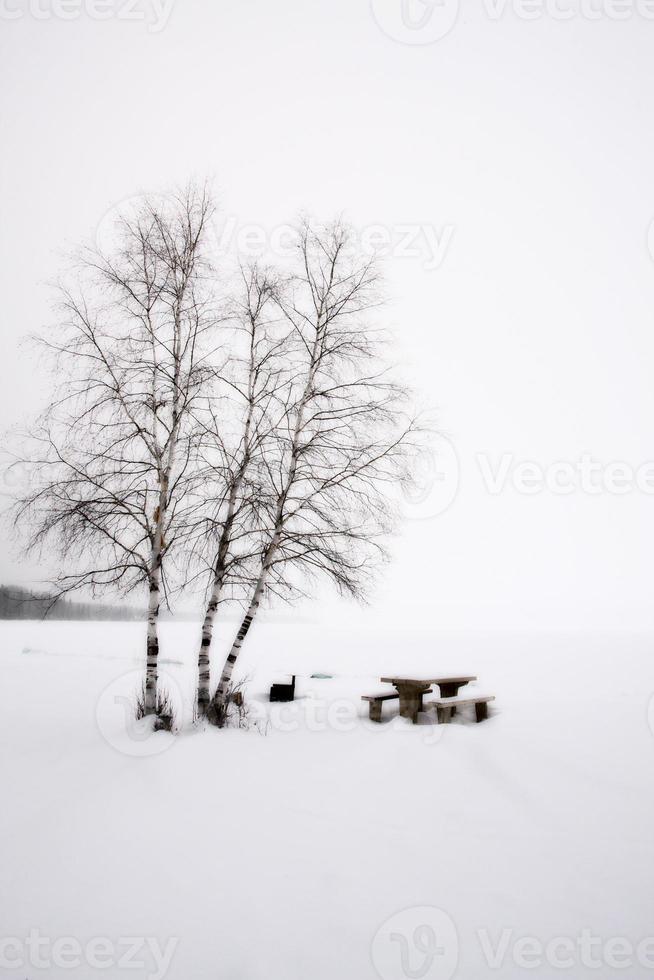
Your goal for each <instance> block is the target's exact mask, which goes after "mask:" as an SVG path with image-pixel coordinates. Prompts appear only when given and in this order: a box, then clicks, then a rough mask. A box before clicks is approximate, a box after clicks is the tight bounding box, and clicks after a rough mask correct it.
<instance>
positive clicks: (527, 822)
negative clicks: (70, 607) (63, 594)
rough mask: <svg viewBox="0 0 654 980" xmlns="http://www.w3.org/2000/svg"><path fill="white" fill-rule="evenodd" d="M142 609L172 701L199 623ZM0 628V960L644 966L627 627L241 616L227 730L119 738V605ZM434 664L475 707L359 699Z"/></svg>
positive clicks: (190, 977) (635, 660)
mask: <svg viewBox="0 0 654 980" xmlns="http://www.w3.org/2000/svg"><path fill="white" fill-rule="evenodd" d="M163 630H164V639H163V653H162V659H163V661H164V662H165V666H164V668H163V669H164V672H165V674H166V676H167V678H168V684H169V686H170V688H171V690H172V691H173V693H174V695H175V697H176V698H177V699H178V700H179V701H181V700H184V701H185V708H184V711H185V714H186V719H185V720H186V721H188V717H189V714H190V708H191V703H192V688H193V670H192V667H191V663H192V658H193V655H194V646H195V638H196V635H197V626H194V625H193V624H167V625H165V626H164V627H163ZM232 631H233V630H232V626H231V625H230V627H229V629H228V630H226V631H225V634H226V635H225V637H224V639H225V642H226V641H227V639H229V638H231V633H232ZM227 634H229V635H227ZM0 645H1V653H0V672H1V674H0V677H1V681H0V766H1V768H0V776H1V786H2V806H1V809H0V842H1V843H0V846H1V849H2V856H1V857H2V860H1V873H0V889H1V895H0V897H1V900H2V916H1V922H2V926H1V934H0V940H2V945H0V963H2V964H3V965H2V966H0V977H2V978H4V977H13V978H18V980H24V978H29V980H35V978H36V977H40V976H47V977H48V978H53V980H58V978H64V977H71V978H75V977H79V978H83V980H92V978H93V977H96V976H97V977H105V978H116V977H134V978H139V977H144V978H145V977H158V978H161V977H162V976H164V975H165V976H166V977H167V978H169V980H368V978H373V977H376V976H380V977H381V978H382V980H402V978H408V977H426V978H428V980H429V978H433V980H449V978H451V977H455V978H461V980H479V978H482V977H501V978H502V980H512V978H522V977H525V978H526V977H529V976H532V977H558V976H561V975H567V976H571V977H574V978H575V980H579V978H581V977H585V976H589V977H590V976H593V977H599V978H608V977H613V976H617V975H624V976H629V977H630V978H631V977H634V978H640V977H646V976H654V941H650V942H649V943H648V942H647V940H648V939H649V937H652V936H654V890H653V889H652V883H651V882H652V867H653V862H654V734H653V732H652V727H654V712H650V711H649V705H650V697H651V695H652V693H653V692H654V640H653V639H652V638H651V637H644V636H630V635H627V634H624V635H613V636H603V637H595V636H589V635H581V634H579V635H572V634H558V635H557V634H552V635H547V636H545V635H531V636H528V635H522V636H511V635H504V634H493V635H485V636H481V635H475V634H470V635H465V636H464V635H461V634H459V635H458V636H452V635H446V634H429V635H428V634H425V633H419V632H412V631H411V630H410V629H407V630H405V631H402V632H400V631H393V630H392V629H386V628H385V627H384V625H383V624H382V623H377V624H376V626H374V627H371V626H370V624H369V622H367V621H366V622H364V621H363V620H362V623H361V625H360V626H359V627H358V628H351V627H349V626H348V627H347V628H346V627H342V628H339V627H338V626H336V625H334V626H330V625H326V624H324V623H322V624H309V623H305V624H301V625H291V624H276V625H272V624H266V625H262V624H258V625H257V626H256V628H255V629H254V630H253V633H252V636H251V639H249V640H248V645H247V647H246V651H245V652H244V654H243V660H244V663H243V668H242V669H243V671H244V672H245V673H248V674H249V675H250V677H251V680H250V683H249V688H248V693H249V698H250V703H251V705H252V707H251V721H252V726H251V728H250V730H248V731H225V732H217V731H205V732H197V731H190V730H186V731H182V733H181V734H180V735H178V736H177V737H172V736H169V735H166V734H161V733H160V734H157V735H154V736H151V737H143V733H142V732H141V731H140V730H138V729H136V730H131V731H126V727H125V718H126V714H125V705H124V703H123V701H122V698H123V696H124V697H129V695H131V694H132V692H133V689H134V687H135V685H136V682H137V680H138V677H139V673H133V672H134V671H139V670H140V663H141V646H142V631H141V627H140V626H138V625H134V624H68V623H66V624H63V623H61V624H60V623H48V624H43V623H5V624H2V625H1V626H0ZM450 671H453V672H456V673H459V672H465V673H468V672H470V673H472V674H477V675H479V682H478V684H477V685H475V688H476V690H478V691H483V692H488V693H493V694H495V695H496V696H497V701H496V702H495V705H494V709H493V712H492V716H491V718H490V719H489V721H488V722H486V723H484V724H481V725H474V724H472V723H470V722H469V720H468V719H467V718H460V719H458V720H457V722H456V723H453V724H452V725H451V726H449V727H441V728H440V729H439V728H438V727H437V726H436V725H434V724H433V721H432V719H431V717H430V715H426V716H425V717H423V718H422V719H421V721H422V723H421V724H419V725H417V726H411V725H409V724H407V723H405V722H398V721H397V720H393V714H394V711H395V710H396V709H395V708H392V707H391V708H389V707H388V706H386V708H385V717H386V718H387V719H388V720H387V722H386V724H383V725H381V726H379V725H377V726H374V725H371V724H370V723H369V722H368V721H367V720H366V710H365V706H364V705H363V704H362V702H361V701H360V696H361V695H362V694H364V693H369V692H371V691H375V690H377V689H379V687H380V685H379V680H378V679H379V677H380V676H382V675H383V674H386V673H388V672H401V673H404V674H409V675H411V674H432V673H447V672H450ZM290 672H296V673H297V674H298V675H300V676H299V679H298V688H297V694H298V700H297V701H296V702H295V703H294V704H293V705H269V704H268V703H267V701H266V699H265V696H264V695H265V691H266V689H267V687H268V685H269V683H270V681H271V680H272V679H275V678H280V677H281V678H282V679H283V677H284V675H285V674H286V673H290ZM312 673H324V674H330V675H333V676H332V678H331V679H311V678H310V675H311V674H312ZM650 726H652V727H650ZM146 735H147V733H146ZM37 940H38V941H40V945H39V946H38V948H37ZM101 940H102V941H101ZM128 940H129V942H128ZM553 940H556V941H553ZM39 957H40V959H38V958H39ZM130 959H131V961H132V965H134V963H135V964H136V965H137V966H136V968H134V969H128V965H129V962H128V961H129V960H130ZM39 962H40V963H41V966H39V965H38V963H39ZM101 966H102V967H103V968H102V969H101V968H100V967H101Z"/></svg>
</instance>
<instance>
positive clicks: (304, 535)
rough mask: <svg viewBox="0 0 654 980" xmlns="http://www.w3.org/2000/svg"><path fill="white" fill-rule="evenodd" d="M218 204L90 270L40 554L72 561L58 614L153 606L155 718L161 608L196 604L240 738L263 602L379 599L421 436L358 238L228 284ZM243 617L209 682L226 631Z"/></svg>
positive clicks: (81, 282)
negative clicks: (326, 590)
mask: <svg viewBox="0 0 654 980" xmlns="http://www.w3.org/2000/svg"><path fill="white" fill-rule="evenodd" d="M213 210H214V209H213V205H212V202H211V200H210V197H209V195H208V193H207V192H206V190H205V189H202V188H197V187H193V186H192V187H190V188H188V189H187V190H186V191H184V192H183V193H178V194H174V195H171V196H170V197H169V198H168V199H167V200H166V201H164V202H163V203H162V201H161V198H159V197H158V198H157V200H156V202H155V201H153V200H149V199H143V200H142V202H141V203H140V205H138V206H137V207H136V208H134V209H133V210H132V211H131V212H130V213H127V214H124V215H121V217H120V219H119V220H118V221H117V226H116V230H115V243H114V247H113V248H111V249H109V250H108V251H104V252H100V251H97V250H86V251H83V252H82V253H80V255H79V257H78V262H77V265H76V272H75V275H74V277H73V279H72V283H71V285H69V286H66V287H64V288H63V289H62V293H61V303H60V307H59V309H60V314H61V322H60V324H59V326H58V329H56V330H53V331H52V332H51V333H50V334H49V335H48V336H46V337H45V338H43V340H42V342H43V343H44V345H45V346H46V347H47V349H48V350H49V351H50V352H51V354H52V356H53V358H54V359H55V364H56V376H57V379H58V384H57V385H56V390H55V395H54V397H53V400H52V403H51V404H50V405H49V406H48V409H47V411H46V412H45V413H44V414H43V415H42V417H41V418H40V419H39V420H38V422H37V423H36V424H35V426H34V429H33V431H32V433H31V434H30V439H29V443H28V444H26V445H28V447H29V448H28V450H27V451H26V452H25V453H24V454H23V456H24V459H23V460H22V462H24V463H25V464H26V466H27V467H28V470H27V471H28V472H29V488H28V489H27V490H26V491H25V492H24V493H23V494H22V495H21V497H20V500H18V501H17V505H16V513H15V516H16V525H17V527H18V528H19V529H23V530H24V531H26V543H27V546H28V547H29V548H30V549H32V550H36V551H43V552H45V553H46V554H47V555H48V556H51V555H52V554H53V553H56V554H57V555H58V556H59V557H60V560H61V568H62V571H61V573H60V575H59V576H58V578H57V589H58V593H57V594H58V595H59V596H61V597H63V596H65V595H67V594H68V593H69V592H71V591H74V590H78V589H80V588H90V589H92V590H93V591H94V592H97V591H101V592H102V591H113V592H115V591H117V590H118V591H120V592H121V593H122V594H128V593H130V592H134V591H136V592H139V591H141V592H144V593H145V594H146V595H147V597H148V607H147V641H146V643H147V646H146V679H145V691H146V694H145V711H146V714H155V715H156V714H157V711H158V704H159V696H160V692H159V680H158V657H159V633H158V624H159V621H160V615H161V610H162V604H164V605H165V604H166V602H167V601H168V599H169V598H170V596H171V595H173V594H176V593H178V592H180V591H181V590H182V589H196V590H197V589H199V590H200V591H201V593H202V594H203V595H204V596H205V599H206V613H205V616H204V621H203V624H202V628H201V632H200V636H199V638H198V655H197V710H198V714H199V716H200V717H205V718H207V719H208V720H209V721H210V722H214V723H215V724H223V723H224V720H225V717H226V707H227V706H228V704H229V698H230V691H231V690H232V684H233V676H234V670H235V667H236V664H237V662H238V658H239V654H240V652H241V649H242V647H243V644H244V642H245V640H246V637H247V635H248V633H249V631H250V629H251V626H252V623H253V622H254V620H255V618H256V616H257V612H258V610H259V608H260V606H261V604H262V602H263V601H264V599H266V598H270V597H279V598H281V599H284V600H286V601H290V600H293V599H295V598H297V597H299V596H302V595H306V594H308V591H309V590H310V588H311V583H312V581H313V580H314V579H316V578H318V577H326V578H327V579H329V580H331V581H332V582H333V583H334V585H335V586H336V588H337V589H338V590H339V591H340V592H342V593H344V594H349V595H351V596H355V597H357V598H363V597H365V595H366V594H367V591H368V589H369V587H370V585H371V583H372V582H373V580H374V578H375V575H376V572H377V570H378V568H379V566H380V563H382V562H383V561H384V560H385V558H386V551H385V545H384V542H385V540H386V539H387V537H388V535H389V533H390V532H391V531H392V530H393V527H394V525H395V522H396V520H397V512H396V506H395V505H394V504H393V502H392V501H393V499H394V493H393V491H394V488H395V487H396V485H397V484H398V483H401V482H402V481H408V480H410V473H411V459H412V456H413V454H414V453H415V452H416V451H417V450H418V448H419V437H420V433H421V425H420V423H419V421H418V420H417V419H416V417H415V416H414V414H413V412H412V408H411V400H410V396H409V393H408V391H407V389H406V388H405V387H404V386H403V385H402V384H399V383H398V382H397V381H396V380H394V379H393V377H391V375H390V373H389V356H388V350H387V345H386V341H385V338H384V336H383V334H382V333H381V332H380V331H378V330H377V329H375V327H374V324H373V321H372V316H373V313H374V310H375V309H376V308H377V306H378V305H379V285H380V284H379V276H378V272H377V269H376V267H375V264H374V262H373V261H371V260H370V259H369V258H364V257H361V256H360V255H357V254H356V252H355V250H354V249H353V247H352V246H351V238H352V236H351V235H350V233H349V230H348V228H347V227H345V226H344V225H343V224H342V223H340V222H337V223H334V224H332V225H329V226H319V225H311V224H310V223H309V222H306V221H303V222H301V223H300V225H299V226H298V234H297V261H296V262H295V263H294V264H293V266H292V267H285V268H283V269H270V268H266V269H262V268H259V267H257V266H256V265H254V266H251V267H247V268H245V267H244V268H241V269H240V270H239V273H238V274H237V275H236V276H228V275H226V274H225V273H224V272H222V271H221V270H220V269H216V268H215V267H214V265H213V262H212V258H213V257H212V255H211V248H210V241H211V236H210V235H209V234H208V229H209V226H210V222H211V219H212V216H213ZM233 601H237V602H238V603H240V605H241V607H242V609H243V618H242V622H241V624H240V626H239V628H238V629H237V631H236V635H235V638H234V641H233V643H232V646H231V649H230V650H229V652H228V655H227V657H226V659H225V661H224V663H222V664H220V665H218V669H217V670H215V671H212V665H211V658H210V652H211V647H212V638H213V634H214V629H215V623H216V619H217V616H218V614H219V612H220V610H221V608H222V607H223V606H224V604H225V603H226V602H233Z"/></svg>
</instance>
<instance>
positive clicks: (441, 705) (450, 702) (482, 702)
mask: <svg viewBox="0 0 654 980" xmlns="http://www.w3.org/2000/svg"><path fill="white" fill-rule="evenodd" d="M494 700H495V695H494V694H490V695H487V696H485V697H477V698H435V699H434V700H433V701H430V702H429V703H430V704H433V705H434V706H435V708H436V713H437V714H438V721H439V723H440V724H441V725H447V724H449V722H450V721H451V719H452V715H453V714H454V713H455V712H456V710H457V708H465V707H466V706H467V705H469V704H474V706H475V717H476V719H477V721H478V722H480V721H485V720H486V719H487V718H488V705H489V703H490V702H491V701H494Z"/></svg>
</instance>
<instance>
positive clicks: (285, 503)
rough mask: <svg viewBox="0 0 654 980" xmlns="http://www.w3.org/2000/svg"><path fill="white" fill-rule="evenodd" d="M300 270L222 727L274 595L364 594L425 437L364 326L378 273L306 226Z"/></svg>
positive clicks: (343, 236) (288, 307)
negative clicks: (246, 652) (254, 631)
mask: <svg viewBox="0 0 654 980" xmlns="http://www.w3.org/2000/svg"><path fill="white" fill-rule="evenodd" d="M299 265H300V270H299V271H298V273H297V274H296V275H295V276H294V277H293V279H292V281H291V283H290V284H289V291H288V295H286V296H280V298H279V300H278V303H279V307H280V312H281V313H282V315H283V316H284V318H285V320H286V321H287V323H288V324H289V328H290V333H289V338H292V345H289V353H290V356H291V357H292V361H293V373H292V382H291V385H290V388H289V391H288V392H287V393H285V395H284V399H285V410H284V412H283V415H282V417H281V419H280V421H279V422H278V423H277V424H276V425H275V444H274V449H272V450H271V444H270V442H269V443H268V446H267V450H268V451H267V453H266V455H265V458H264V460H263V462H264V466H265V470H266V473H265V476H266V481H265V483H266V492H265V493H264V494H263V495H262V501H263V504H262V508H261V512H262V513H263V515H264V521H263V524H262V527H263V533H262V537H261V541H262V544H261V551H260V557H259V569H258V574H257V575H256V578H255V580H254V582H253V588H252V591H251V594H250V597H249V600H248V602H247V607H246V610H245V615H244V617H243V620H242V622H241V625H240V627H239V629H238V632H237V635H236V638H235V640H234V642H233V644H232V647H231V649H230V651H229V653H228V655H227V659H226V661H225V664H224V667H223V670H222V673H221V676H220V681H219V684H218V687H217V690H216V693H215V695H214V698H213V702H212V703H213V704H214V706H215V715H216V717H219V718H223V717H224V703H225V699H226V698H227V695H228V691H229V687H230V683H231V680H232V674H233V671H234V667H235V665H236V662H237V660H238V656H239V654H240V651H241V649H242V646H243V643H244V641H245V639H246V637H247V635H248V632H249V630H250V628H251V625H252V622H253V621H254V619H255V617H256V615H257V612H258V610H259V607H260V604H261V601H262V598H263V596H264V594H265V592H266V591H268V592H271V593H273V594H275V593H278V594H287V595H288V593H289V592H293V591H295V593H296V594H297V593H301V592H302V590H303V587H302V585H301V584H299V580H298V574H303V575H304V576H307V575H308V576H309V577H311V576H314V575H322V576H326V577H327V578H329V579H330V580H331V581H332V582H333V583H335V585H336V587H337V588H338V589H339V590H340V591H341V592H343V593H347V594H349V595H351V596H354V597H357V598H362V597H364V596H365V595H366V593H367V590H368V587H369V585H370V584H371V582H372V581H373V580H374V577H375V573H376V571H377V569H378V567H379V565H380V562H383V561H384V559H385V556H386V553H385V549H384V539H385V537H386V536H387V535H388V534H389V533H390V532H391V530H392V528H393V526H394V521H395V513H394V508H393V505H392V504H391V502H390V494H389V492H388V491H389V485H390V484H394V483H397V482H398V481H403V480H405V479H408V465H407V463H408V458H409V456H410V454H411V450H412V448H413V446H414V441H415V437H416V433H417V428H418V426H417V423H416V421H415V420H414V419H413V418H412V417H411V415H410V414H408V411H410V406H409V402H408V393H407V391H406V390H405V389H404V388H403V387H402V386H401V385H399V384H397V383H396V382H394V381H393V380H392V379H391V378H390V377H389V374H388V363H387V357H388V355H387V352H386V351H385V348H384V344H383V341H382V339H381V337H380V336H379V335H378V334H377V333H376V332H375V331H374V330H373V329H372V328H371V326H370V325H369V323H368V319H369V317H368V314H369V313H370V312H371V311H372V310H373V309H374V307H375V306H376V305H377V302H378V295H377V294H378V276H377V272H376V269H375V265H374V263H373V262H371V261H366V260H361V259H360V258H358V257H357V256H356V255H353V254H352V248H351V246H350V242H349V234H348V230H347V229H346V228H345V227H343V226H342V225H341V224H335V225H333V226H330V227H328V228H321V229H314V228H311V227H310V226H309V225H308V224H306V225H305V226H304V227H303V228H302V230H301V236H300V245H299Z"/></svg>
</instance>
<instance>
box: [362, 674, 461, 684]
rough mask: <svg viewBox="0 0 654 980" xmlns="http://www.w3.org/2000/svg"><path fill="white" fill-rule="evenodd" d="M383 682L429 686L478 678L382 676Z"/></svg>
mask: <svg viewBox="0 0 654 980" xmlns="http://www.w3.org/2000/svg"><path fill="white" fill-rule="evenodd" d="M380 680H381V682H382V684H396V685H397V684H425V685H427V687H429V685H430V684H457V683H460V684H469V683H470V681H476V680H477V678H476V677H473V676H472V675H471V676H470V677H460V676H455V677H381V678H380Z"/></svg>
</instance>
